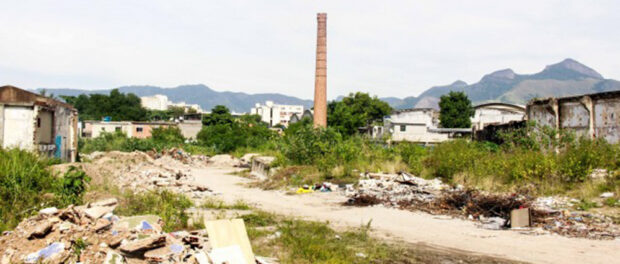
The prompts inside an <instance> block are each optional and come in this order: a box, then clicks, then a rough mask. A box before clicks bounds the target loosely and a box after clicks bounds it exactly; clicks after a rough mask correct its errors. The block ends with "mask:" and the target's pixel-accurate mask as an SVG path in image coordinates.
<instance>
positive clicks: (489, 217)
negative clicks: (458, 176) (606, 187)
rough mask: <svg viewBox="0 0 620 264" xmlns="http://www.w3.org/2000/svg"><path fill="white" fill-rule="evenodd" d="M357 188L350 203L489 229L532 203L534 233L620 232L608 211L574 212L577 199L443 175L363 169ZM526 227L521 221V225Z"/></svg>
mask: <svg viewBox="0 0 620 264" xmlns="http://www.w3.org/2000/svg"><path fill="white" fill-rule="evenodd" d="M361 177H362V179H360V181H359V184H358V186H357V189H353V187H352V186H350V187H349V188H347V190H346V191H345V194H346V196H347V197H348V200H347V202H346V205H354V206H373V205H380V206H386V207H395V208H400V209H406V210H418V211H424V212H427V213H430V214H444V215H451V216H454V217H466V218H468V219H471V220H476V221H479V222H480V223H481V225H480V226H481V227H483V228H487V229H505V228H508V227H512V228H513V229H514V228H515V227H516V226H515V225H514V223H512V222H514V221H517V219H515V218H514V213H515V211H516V210H517V209H520V208H524V209H528V210H527V213H525V215H522V216H520V217H524V218H525V221H526V223H527V224H526V225H525V226H527V227H531V229H536V230H535V231H536V232H534V233H536V234H540V233H549V232H552V233H557V234H561V235H565V236H570V237H585V238H591V239H615V238H620V228H619V226H618V225H616V224H614V221H613V219H611V218H610V217H607V216H603V215H597V214H591V213H584V212H571V211H569V210H568V208H570V206H571V205H572V202H574V201H572V200H570V199H568V198H556V197H542V198H537V199H535V198H534V197H530V196H527V195H522V194H492V193H488V192H483V191H479V190H472V189H465V188H463V187H461V186H456V187H451V186H448V185H446V184H443V183H442V182H441V181H440V180H439V179H433V180H426V179H422V178H419V177H415V176H411V175H408V174H406V173H400V174H398V175H396V174H368V173H366V174H362V175H361ZM520 227H521V226H520Z"/></svg>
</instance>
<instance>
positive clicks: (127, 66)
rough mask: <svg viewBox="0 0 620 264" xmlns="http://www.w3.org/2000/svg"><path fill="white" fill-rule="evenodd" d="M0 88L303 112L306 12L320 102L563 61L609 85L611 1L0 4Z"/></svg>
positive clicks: (618, 4)
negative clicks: (221, 101)
mask: <svg viewBox="0 0 620 264" xmlns="http://www.w3.org/2000/svg"><path fill="white" fill-rule="evenodd" d="M0 4H1V6H2V8H0V85H4V84H11V85H14V86H17V87H21V88H26V89H36V88H76V89H108V88H114V87H119V86H124V85H155V86H162V87H175V86H177V85H182V84H199V83H201V84H205V85H207V86H209V87H211V88H212V89H214V90H217V91H234V92H246V93H283V94H287V95H292V96H297V97H300V98H305V99H311V98H312V96H313V89H314V66H315V49H316V13H317V12H326V13H328V15H327V45H328V47H327V68H328V73H327V81H328V84H327V85H328V87H327V89H328V97H329V98H330V99H333V98H335V97H337V96H339V95H346V94H348V93H351V92H356V91H362V92H368V93H370V94H372V95H377V96H380V97H388V96H394V97H406V96H417V95H419V94H420V93H422V92H423V91H424V90H426V89H428V88H430V87H432V86H435V85H445V84H450V83H452V82H454V81H456V80H463V81H465V82H467V83H474V82H477V81H479V80H480V78H482V76H483V75H484V74H487V73H490V72H493V71H495V70H499V69H505V68H512V69H513V70H514V71H515V72H517V73H524V74H525V73H535V72H538V71H540V70H542V69H543V68H544V67H545V65H549V64H553V63H557V62H560V61H561V60H563V59H565V58H573V59H575V60H577V61H579V62H582V63H584V64H585V65H588V66H590V67H592V68H594V69H595V70H597V71H598V72H599V73H601V74H602V75H603V76H604V77H606V78H612V79H620V49H619V48H618V45H619V43H620V32H619V31H620V16H618V14H619V13H620V1H605V0H597V1H571V0H562V1H552V0H549V1H540V0H537V1H529V0H528V1H523V0H521V1H497V0H493V1H476V0H471V1H461V0H458V1H441V0H433V1H430V0H429V1H417V0H408V1H397V0H389V1H388V0H386V1H376V0H372V1H371V0H352V1H348V0H347V1H340V0H330V1H319V0H295V1H290V0H289V1H284V0H269V1H266V0H263V1H241V0H225V1H211V0H201V1H183V0H175V1H169V0H168V1H160V0H145V1H127V0H123V1H119V0H105V1H104V0H101V1H99V0H89V1H84V0H62V1H57V0H56V1H45V0H39V1H30V0H17V1H8V0H0Z"/></svg>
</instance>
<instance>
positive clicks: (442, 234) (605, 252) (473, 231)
mask: <svg viewBox="0 0 620 264" xmlns="http://www.w3.org/2000/svg"><path fill="white" fill-rule="evenodd" d="M232 170H233V169H232V168H206V169H195V170H193V174H194V175H195V176H196V179H197V181H198V182H199V183H201V184H204V185H206V186H208V187H209V188H211V189H212V190H213V191H215V192H217V193H221V196H220V197H221V199H223V200H225V201H229V202H232V201H235V200H238V199H243V200H245V201H248V202H249V203H251V204H255V205H256V206H257V207H258V208H261V209H263V210H266V211H270V212H275V213H278V214H284V215H292V216H296V217H303V218H306V219H309V220H319V221H330V223H332V224H334V225H336V226H351V227H359V226H360V225H361V224H365V223H368V221H370V220H372V227H373V228H374V229H375V230H377V231H379V232H381V233H382V234H384V235H386V236H392V237H395V238H397V239H402V240H403V241H406V242H410V243H425V244H429V245H433V246H437V247H445V248H450V249H456V250H464V251H470V252H473V253H477V254H482V255H488V256H493V257H498V258H505V259H511V260H518V261H526V262H532V263H606V264H609V263H617V261H618V260H619V259H620V240H615V241H599V240H588V239H580V238H566V237H562V236H558V235H541V236H533V235H523V234H519V233H518V232H514V231H493V230H485V229H480V228H478V227H476V226H475V225H474V223H473V222H471V221H465V220H459V219H450V218H446V217H438V216H433V215H429V214H426V213H419V212H409V211H403V210H398V209H392V208H384V207H364V208H360V207H345V206H341V205H340V203H342V202H343V201H344V200H345V198H344V196H342V195H340V194H338V193H312V194H304V195H286V194H284V193H282V192H277V191H264V190H260V189H253V188H246V187H244V186H242V185H241V184H240V183H245V182H248V181H249V180H248V179H245V178H242V177H238V176H233V175H230V174H228V173H229V172H231V171H232Z"/></svg>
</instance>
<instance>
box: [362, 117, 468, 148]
mask: <svg viewBox="0 0 620 264" xmlns="http://www.w3.org/2000/svg"><path fill="white" fill-rule="evenodd" d="M438 117H439V113H438V112H437V111H436V110H435V109H432V108H414V109H405V110H397V111H394V112H393V113H392V114H391V115H390V116H387V117H385V118H384V127H383V128H380V127H378V126H376V127H373V128H372V130H370V131H371V133H372V134H371V136H372V137H373V138H380V137H383V136H384V134H385V133H387V132H389V133H390V135H391V140H392V141H396V142H399V141H408V142H415V143H422V144H435V143H440V142H443V141H446V140H449V139H451V138H455V137H465V136H468V135H470V134H471V132H472V130H471V129H470V128H438V124H439V119H438Z"/></svg>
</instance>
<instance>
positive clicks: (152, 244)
mask: <svg viewBox="0 0 620 264" xmlns="http://www.w3.org/2000/svg"><path fill="white" fill-rule="evenodd" d="M116 205H117V200H116V199H107V200H103V201H99V202H96V203H91V204H88V205H85V206H69V207H68V208H66V209H63V210H58V209H56V208H46V209H43V210H41V211H40V213H39V214H38V215H36V216H33V217H30V218H28V219H26V220H24V221H22V222H21V223H20V224H19V225H18V226H17V227H16V228H15V230H14V231H8V232H5V234H3V236H2V237H0V248H2V249H3V255H2V260H1V263H2V264H5V263H22V262H23V263H41V262H44V263H75V262H83V263H104V262H105V263H125V259H128V260H129V259H133V260H144V261H149V262H160V263H161V262H182V261H189V260H190V259H191V258H196V256H195V255H196V254H199V251H201V250H209V249H210V246H209V242H208V239H207V238H206V237H205V234H203V233H201V232H192V233H188V232H176V233H168V234H166V233H163V232H162V230H161V226H162V225H163V222H162V221H161V219H160V218H159V217H157V216H150V215H149V216H134V217H123V218H121V217H118V216H116V215H114V213H113V211H114V208H115V207H116Z"/></svg>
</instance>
